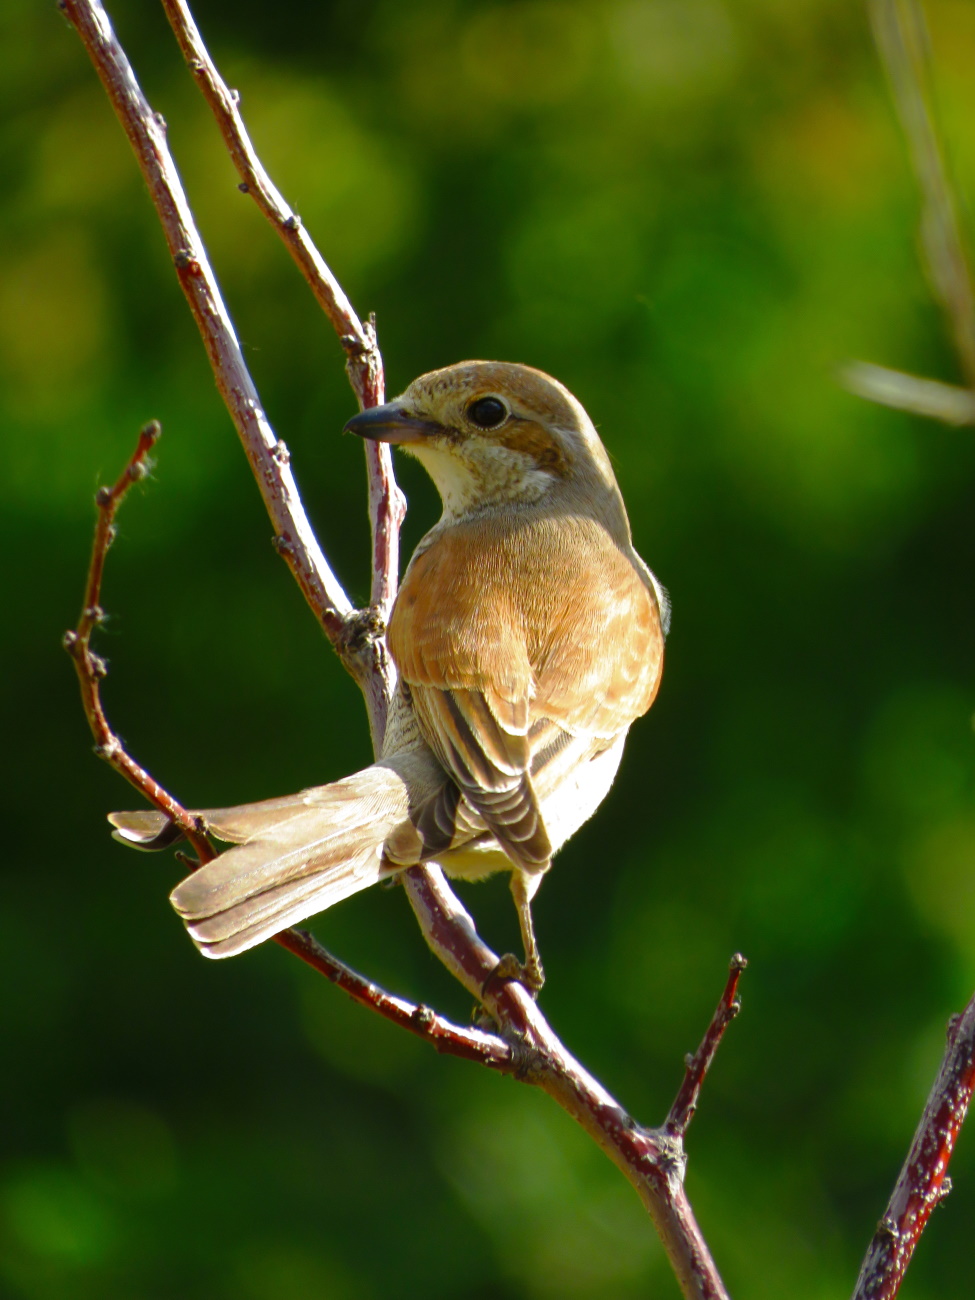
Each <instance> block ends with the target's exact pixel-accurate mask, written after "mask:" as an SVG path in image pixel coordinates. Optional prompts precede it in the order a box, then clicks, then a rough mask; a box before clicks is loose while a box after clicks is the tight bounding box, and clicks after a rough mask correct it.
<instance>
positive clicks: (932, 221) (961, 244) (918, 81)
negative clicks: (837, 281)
mask: <svg viewBox="0 0 975 1300" xmlns="http://www.w3.org/2000/svg"><path fill="white" fill-rule="evenodd" d="M867 2H868V8H869V11H870V19H871V24H872V26H873V34H874V40H875V42H876V45H877V50H878V52H879V54H880V58H881V60H882V62H883V65H884V69H885V71H886V73H887V80H888V82H889V84H890V90H891V94H892V95H893V98H894V103H895V105H896V107H897V114H898V117H899V118H900V123H901V127H902V129H903V131H904V135H905V136H906V137H907V144H908V148H909V150H910V155H911V162H912V164H913V167H914V175H915V178H916V179H917V183H918V188H919V189H920V191H921V231H920V237H921V250H922V254H923V260H924V265H925V269H926V271H927V275H928V280H929V283H930V285H931V289H932V292H933V293H934V296H935V299H936V300H937V302H938V303H939V304H940V306H941V309H942V311H943V312H944V314H945V318H946V322H947V325H948V332H949V336H950V337H951V339H952V341H953V343H954V346H955V351H956V353H957V355H958V362H959V365H960V367H961V371H962V375H963V376H964V379H965V388H964V389H958V388H955V387H954V386H952V385H949V384H942V383H939V382H938V381H937V380H933V379H919V378H916V377H915V376H914V375H905V374H901V373H900V372H899V371H896V370H887V369H885V368H884V367H881V366H873V365H870V364H869V363H865V362H854V363H852V364H851V365H849V366H847V367H846V368H845V369H844V372H843V374H842V375H841V378H842V381H843V382H844V384H845V385H846V387H847V388H848V389H849V390H850V391H851V392H853V393H855V394H856V395H857V396H858V397H864V398H866V399H867V400H868V401H871V402H879V403H880V404H881V405H883V406H892V407H895V408H896V409H898V410H902V411H911V412H912V413H913V414H915V415H922V416H928V417H930V418H932V419H936V420H942V421H944V422H945V423H946V424H954V425H959V424H975V288H973V283H972V274H971V267H970V266H969V261H968V256H967V253H966V251H965V240H964V238H963V235H962V229H961V223H960V222H959V219H958V204H957V201H956V199H955V194H954V190H953V188H952V184H951V180H950V178H949V175H948V169H947V168H946V166H945V161H944V156H943V153H942V149H941V142H940V138H939V134H938V129H937V126H936V124H935V120H934V112H933V109H932V94H931V70H930V63H931V60H930V46H929V40H928V32H927V26H926V24H925V20H924V10H923V8H922V7H921V4H920V3H919V0H867Z"/></svg>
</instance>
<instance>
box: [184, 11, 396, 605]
mask: <svg viewBox="0 0 975 1300" xmlns="http://www.w3.org/2000/svg"><path fill="white" fill-rule="evenodd" d="M162 6H163V9H164V10H165V11H166V17H167V18H168V19H169V24H170V26H171V27H172V29H173V32H174V34H175V36H176V40H177V42H178V43H179V48H180V49H181V50H182V52H183V57H184V58H185V59H186V62H187V65H188V67H189V69H190V71H191V72H192V73H193V76H194V77H195V78H196V82H197V85H198V86H199V87H200V89H201V91H202V92H203V96H204V98H205V99H206V101H207V103H208V104H209V106H210V109H211V111H212V113H213V115H214V117H215V118H216V121H217V125H218V126H219V128H220V134H221V135H222V136H223V140H224V144H225V145H226V146H227V152H228V153H229V154H230V157H231V159H232V160H233V163H234V166H235V167H236V168H237V171H238V173H239V174H240V178H241V182H240V187H239V188H240V189H241V190H242V191H243V192H244V193H245V194H250V196H251V197H252V198H253V199H254V202H255V203H256V204H257V206H258V207H259V208H260V210H261V212H262V213H263V214H264V216H265V217H267V219H268V221H269V222H270V223H271V225H272V226H273V227H274V229H275V230H276V231H277V233H278V235H279V236H280V237H281V239H282V240H283V242H284V245H285V247H286V248H287V250H288V252H289V253H290V254H291V256H292V257H293V258H294V261H295V264H296V265H297V267H298V269H299V270H300V271H301V274H302V275H303V276H304V277H305V280H306V281H307V283H308V285H309V286H310V288H311V291H312V293H313V294H314V295H315V300H316V302H317V303H318V305H319V306H320V307H321V309H322V310H323V311H324V313H325V315H326V316H327V317H328V319H329V321H330V322H331V324H332V328H333V329H334V330H335V332H336V334H337V335H338V336H339V338H340V340H341V342H342V346H343V347H344V348H345V353H346V357H347V361H346V368H347V370H348V372H349V379H350V381H351V383H352V387H353V389H354V391H355V394H356V396H357V397H358V399H359V405H360V407H361V408H363V409H365V408H366V407H370V406H378V405H379V404H380V403H381V402H382V401H383V400H384V383H383V360H382V356H381V355H380V352H379V348H378V346H377V343H376V327H375V321H374V320H372V319H370V320H369V321H368V322H367V323H366V324H365V325H363V324H362V322H361V321H360V320H359V317H358V316H357V315H356V314H355V311H354V310H353V308H352V304H351V303H350V302H349V300H348V298H347V297H346V296H345V292H344V291H343V289H342V286H341V285H340V284H339V282H338V280H336V278H335V276H334V275H333V274H332V272H331V270H330V269H329V267H328V265H327V263H326V262H325V259H324V258H323V257H322V255H321V253H319V251H318V249H317V248H316V247H315V245H314V243H313V241H312V239H311V238H310V236H309V235H308V233H307V231H306V230H305V228H304V226H303V225H302V223H301V218H300V217H299V216H298V214H297V213H296V212H293V211H292V210H291V208H290V207H289V206H288V204H287V203H286V202H285V200H284V197H283V196H282V194H281V193H280V191H279V190H278V189H277V187H276V186H275V185H274V183H273V181H272V180H271V178H270V176H268V174H267V172H266V171H265V170H264V167H263V165H262V163H261V160H260V158H258V156H257V153H256V152H255V150H254V146H253V145H252V144H251V140H250V137H249V136H248V134H247V129H246V127H245V126H244V122H243V119H242V117H241V115H240V112H239V109H238V104H239V96H238V95H237V93H236V91H233V90H230V89H229V88H228V86H227V83H226V82H225V81H224V79H223V78H222V77H221V76H220V73H219V72H218V71H217V68H216V65H215V64H214V62H213V60H212V59H211V57H210V53H209V51H208V50H207V48H206V46H205V45H204V43H203V38H202V37H201V36H200V32H199V29H198V28H197V25H196V23H195V21H194V19H193V15H192V14H191V13H190V11H189V8H188V7H187V5H186V4H185V3H184V0H162ZM365 450H366V465H367V468H368V473H369V519H370V522H371V524H372V537H373V567H372V574H373V578H372V595H371V603H372V605H373V607H374V608H375V609H376V610H377V611H378V613H379V615H380V617H381V619H382V621H383V623H385V621H386V619H387V618H388V617H389V613H390V611H391V609H392V607H393V600H394V598H395V596H396V582H397V579H398V577H399V530H400V525H401V524H402V522H403V517H404V515H405V514H406V498H405V497H404V496H403V494H402V492H401V491H400V490H399V488H398V487H397V485H396V480H395V478H394V477H393V461H392V451H391V449H390V448H389V447H388V446H387V445H386V444H385V443H380V442H368V441H367V442H366V443H365Z"/></svg>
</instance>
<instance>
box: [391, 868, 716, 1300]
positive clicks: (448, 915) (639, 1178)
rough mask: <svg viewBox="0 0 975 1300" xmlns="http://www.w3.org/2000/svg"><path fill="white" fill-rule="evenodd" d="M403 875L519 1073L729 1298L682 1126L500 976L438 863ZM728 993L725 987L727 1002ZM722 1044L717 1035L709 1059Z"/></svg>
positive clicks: (693, 1272)
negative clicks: (580, 1132) (652, 1108)
mask: <svg viewBox="0 0 975 1300" xmlns="http://www.w3.org/2000/svg"><path fill="white" fill-rule="evenodd" d="M403 881H404V884H405V886H406V891H407V896H408V897H409V900H410V903H411V905H412V907H413V910H414V912H415V913H416V915H417V918H418V920H419V921H420V924H421V927H422V929H423V932H424V934H425V935H426V937H427V942H428V943H430V945H431V947H433V949H434V951H435V952H436V953H437V955H438V956H439V957H440V959H441V961H442V962H443V963H444V965H445V966H447V968H448V969H449V970H451V971H452V972H453V974H454V975H455V976H456V977H457V979H459V980H460V981H461V983H462V984H463V985H464V986H465V988H467V989H468V990H469V991H470V992H471V993H473V994H474V996H475V997H479V998H480V999H481V1001H482V1002H483V1004H484V1006H485V1007H486V1009H487V1010H488V1011H489V1012H490V1014H491V1015H492V1016H493V1018H494V1019H495V1021H496V1022H497V1023H498V1025H499V1026H500V1029H501V1034H502V1035H503V1036H504V1038H505V1039H506V1040H507V1041H509V1042H511V1043H513V1044H517V1048H518V1053H519V1055H520V1058H521V1065H520V1068H519V1072H518V1077H519V1078H521V1079H523V1080H524V1081H525V1082H527V1083H533V1084H535V1085H536V1086H537V1087H539V1088H542V1089H543V1090H544V1091H545V1092H547V1093H548V1094H549V1096H551V1097H552V1098H554V1100H555V1101H557V1102H558V1104H559V1105H560V1106H561V1107H562V1108H563V1110H565V1111H567V1112H568V1114H570V1115H571V1116H572V1118H573V1119H575V1120H576V1121H577V1122H578V1123H579V1124H581V1125H582V1127H583V1128H584V1129H585V1130H586V1132H587V1133H588V1134H589V1135H590V1137H591V1138H592V1139H593V1140H594V1141H595V1142H596V1143H597V1145H598V1146H600V1147H601V1148H602V1150H603V1151H605V1153H606V1154H607V1155H608V1156H609V1158H610V1159H611V1160H612V1161H613V1162H614V1164H616V1165H617V1166H618V1167H619V1169H620V1170H622V1172H623V1173H624V1174H625V1176H626V1177H627V1178H628V1179H629V1181H630V1182H631V1183H632V1185H633V1186H634V1188H635V1189H636V1191H637V1193H638V1194H639V1196H640V1199H641V1200H642V1201H643V1203H644V1205H645V1206H646V1208H647V1210H648V1212H649V1214H650V1216H651V1218H652V1219H653V1222H654V1226H655V1227H656V1229H657V1231H658V1233H659V1234H660V1239H661V1241H662V1243H663V1246H664V1249H665V1250H666V1252H667V1255H668V1258H669V1259H670V1263H671V1267H672V1268H673V1270H674V1273H675V1275H676V1277H677V1280H678V1282H679V1283H680V1286H681V1290H682V1291H683V1293H684V1295H685V1296H688V1297H691V1296H693V1297H697V1298H699V1300H726V1297H727V1292H726V1290H725V1288H724V1284H723V1283H722V1281H721V1277H720V1275H719V1273H718V1270H717V1267H716V1266H715V1263H714V1260H713V1258H712V1257H711V1253H710V1251H709V1250H708V1246H707V1243H706V1241H705V1240H704V1237H703V1236H702V1234H701V1230H700V1228H699V1227H698V1224H697V1221H696V1220H695V1218H694V1213H693V1211H692V1209H691V1206H690V1202H689V1201H688V1199H687V1194H686V1192H685V1190H684V1169H685V1165H686V1157H685V1154H684V1147H683V1143H682V1141H681V1138H680V1135H674V1134H671V1133H669V1132H667V1131H666V1129H648V1128H642V1127H641V1126H640V1125H639V1124H637V1123H636V1122H635V1121H634V1120H633V1119H632V1118H631V1117H630V1116H629V1115H628V1114H627V1113H626V1111H625V1110H624V1109H623V1107H622V1106H621V1105H620V1104H619V1102H618V1101H616V1100H615V1098H614V1097H612V1096H611V1095H610V1094H609V1093H608V1092H607V1091H606V1089H605V1088H604V1087H603V1086H602V1084H601V1083H600V1082H599V1081H598V1080H597V1079H594V1078H593V1076H592V1075H591V1074H590V1073H589V1072H588V1071H587V1070H586V1069H585V1067H584V1066H583V1065H582V1064H581V1063H580V1062H579V1061H577V1060H576V1058H575V1057H574V1056H573V1055H572V1054H571V1053H570V1052H569V1051H568V1050H567V1049H566V1047H565V1046H564V1045H563V1043H562V1042H561V1041H560V1039H559V1038H558V1036H557V1035H556V1034H555V1031H554V1030H553V1029H552V1027H551V1025H550V1024H549V1023H548V1021H547V1020H546V1019H545V1017H544V1016H543V1015H542V1012H541V1010H540V1009H539V1007H538V1004H537V1003H536V1002H534V1001H533V999H532V998H531V997H530V996H529V994H528V993H527V992H526V990H525V989H524V988H523V987H522V985H521V984H519V983H517V982H515V981H507V980H498V979H497V978H496V977H495V974H494V972H495V969H496V967H497V964H498V957H497V954H496V953H494V952H492V951H491V949H490V948H489V947H488V946H487V945H486V944H485V943H484V942H483V940H482V939H481V938H480V937H479V936H478V934H477V932H476V931H475V929H474V923H473V922H472V920H471V918H470V916H469V915H468V914H467V912H466V911H465V910H464V908H463V907H462V906H461V904H460V902H459V901H458V899H457V897H456V895H455V894H454V893H453V892H452V891H451V890H450V889H449V888H448V887H447V883H446V881H445V880H444V877H443V873H442V872H441V871H440V870H439V868H436V869H428V870H427V871H424V872H421V871H418V870H416V869H415V868H414V869H413V870H411V871H407V872H404V873H403ZM739 960H740V959H739ZM741 969H742V965H740V964H739V965H738V967H737V969H736V970H735V972H734V982H735V985H737V979H738V975H739V974H740V972H741ZM730 984H731V980H729V985H730ZM727 995H728V989H727V988H726V989H725V996H724V997H723V998H722V1004H724V1001H725V998H726V997H727ZM731 997H732V999H733V997H734V991H733V990H732V994H731ZM731 1014H732V1015H733V1014H734V1013H731ZM730 1018H731V1016H730V1015H729V1016H728V1019H730ZM726 1023H727V1021H726ZM709 1033H710V1031H709ZM718 1039H719V1040H720V1034H719V1035H718ZM716 1049H717V1041H715V1042H714V1044H713V1046H712V1048H711V1057H712V1058H713V1055H714V1051H715V1050H716Z"/></svg>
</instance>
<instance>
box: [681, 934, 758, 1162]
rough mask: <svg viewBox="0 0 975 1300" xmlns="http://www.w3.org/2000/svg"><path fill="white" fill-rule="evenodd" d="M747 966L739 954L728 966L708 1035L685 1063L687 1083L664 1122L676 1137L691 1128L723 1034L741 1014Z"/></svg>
mask: <svg viewBox="0 0 975 1300" xmlns="http://www.w3.org/2000/svg"><path fill="white" fill-rule="evenodd" d="M747 965H748V962H747V961H746V959H745V958H744V957H743V956H742V955H741V953H740V952H736V953H735V955H734V956H733V957H732V959H731V962H730V963H729V967H728V982H727V984H725V986H724V992H723V993H722V994H721V1000H720V1002H719V1003H718V1005H717V1007H716V1008H715V1012H714V1015H713V1016H712V1017H711V1023H710V1025H708V1028H707V1033H706V1034H705V1035H704V1038H703V1039H702V1040H701V1046H700V1047H699V1048H698V1049H697V1051H696V1052H695V1053H694V1055H693V1056H688V1058H687V1060H686V1062H685V1065H686V1073H685V1075H684V1082H683V1083H682V1084H681V1086H680V1091H679V1092H678V1094H677V1096H676V1097H675V1098H674V1104H673V1105H672V1106H671V1108H670V1113H669V1114H668V1116H667V1118H666V1120H665V1121H664V1129H665V1130H666V1131H667V1132H668V1133H669V1134H671V1136H673V1137H677V1138H683V1137H684V1135H685V1134H686V1132H687V1130H688V1128H689V1127H690V1123H691V1120H692V1119H693V1118H694V1112H695V1111H696V1110H697V1103H698V1100H699V1099H700V1096H701V1088H702V1086H703V1084H704V1080H705V1078H706V1077H707V1073H708V1070H710V1068H711V1065H712V1064H713V1062H714V1058H715V1056H716V1054H717V1051H718V1048H719V1047H720V1046H721V1040H722V1038H724V1031H725V1030H726V1029H727V1028H728V1026H729V1025H730V1024H731V1022H732V1020H734V1018H735V1016H737V1015H738V1013H739V1012H740V1011H741V1002H740V1001H739V1000H738V981H739V980H740V979H741V976H742V971H744V969H745V967H746V966H747Z"/></svg>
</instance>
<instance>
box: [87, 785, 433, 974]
mask: <svg viewBox="0 0 975 1300" xmlns="http://www.w3.org/2000/svg"><path fill="white" fill-rule="evenodd" d="M416 775H417V774H413V773H411V772H407V771H405V770H404V764H403V763H402V762H397V761H396V760H387V761H385V762H382V763H377V764H375V765H374V766H372V767H368V768H366V769H365V770H364V771H362V772H357V773H356V774H355V775H354V776H350V777H347V778H346V779H345V780H344V781H336V782H335V783H334V784H332V785H324V786H316V787H315V788H313V789H310V790H302V791H301V792H300V793H298V794H295V795H287V796H285V797H283V798H280V799H268V800H265V801H264V802H262V803H252V804H242V805H241V806H240V807H238V808H223V809H218V810H216V811H207V812H202V813H200V814H199V816H201V817H203V818H204V819H205V821H206V824H207V828H208V830H209V832H210V833H211V834H212V835H214V836H215V837H216V838H217V839H221V840H226V841H229V842H230V843H231V844H233V845H234V847H233V848H231V849H228V850H227V851H226V852H225V853H222V854H221V855H220V856H219V857H218V858H215V859H214V860H213V861H212V862H207V863H205V864H204V865H203V866H202V867H199V868H198V869H197V870H196V871H194V872H193V874H192V875H191V876H187V878H186V879H185V880H184V881H183V882H182V883H181V884H179V885H177V886H176V888H175V889H174V890H173V892H172V894H171V895H170V900H171V902H172V904H173V906H174V907H175V909H176V911H177V912H178V913H179V915H180V916H181V917H182V918H183V920H184V921H185V923H186V928H187V930H188V931H189V933H190V936H191V938H192V939H193V941H194V943H195V944H196V945H197V947H198V948H199V949H200V951H201V952H202V953H203V954H204V956H207V957H232V956H233V955H234V954H235V953H238V952H243V951H244V950H245V949H246V948H252V947H253V946H254V945H255V944H258V943H261V942H262V941H263V940H265V939H269V938H271V936H272V935H275V934H278V933H279V932H280V931H281V930H284V929H287V927H288V926H291V925H296V924H297V923H298V922H300V921H304V920H305V919H306V918H307V917H309V916H314V915H315V914H316V913H317V912H322V911H324V910H325V909H326V908H328V907H331V906H332V904H333V903H338V902H340V901H341V900H342V899H343V898H348V897H349V895H350V894H355V893H358V891H359V890H360V889H366V888H367V887H368V886H369V885H372V884H375V883H376V881H378V880H381V879H382V878H383V877H385V876H388V875H390V874H392V873H393V872H394V871H395V870H397V869H398V868H397V867H396V866H394V865H393V864H391V863H390V862H389V861H388V860H387V859H386V858H385V857H384V854H383V846H384V844H385V842H386V840H387V839H388V838H389V837H390V836H391V835H393V832H394V831H398V837H397V838H399V840H400V841H401V842H402V841H403V840H404V839H405V840H406V841H409V839H410V837H411V836H415V832H413V829H412V825H411V823H410V821H409V812H410V803H411V795H412V794H414V793H415V792H416V787H417V784H418V782H417V780H416V779H415V778H416ZM422 775H423V776H426V773H425V772H424V773H423V774H422ZM441 777H442V774H441ZM411 778H412V779H411ZM109 821H110V822H111V823H112V825H113V826H114V827H115V831H114V835H115V838H116V839H118V840H121V841H122V843H124V844H131V845H134V846H135V847H139V848H162V847H165V845H166V844H167V843H171V842H172V839H173V837H172V836H171V835H170V834H169V833H168V832H169V830H170V829H171V823H169V821H168V819H167V818H166V817H165V816H164V815H163V814H162V813H157V812H131V813H112V814H111V815H110V817H109ZM398 856H399V860H400V862H402V861H403V855H402V853H400V854H399V855H398ZM414 860H415V859H414Z"/></svg>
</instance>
